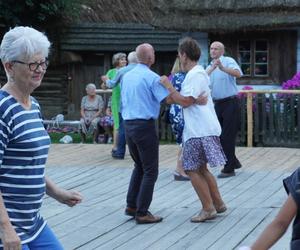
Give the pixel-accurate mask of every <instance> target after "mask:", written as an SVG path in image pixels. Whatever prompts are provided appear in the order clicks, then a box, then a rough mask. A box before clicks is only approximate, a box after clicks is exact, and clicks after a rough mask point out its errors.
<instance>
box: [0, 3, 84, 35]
mask: <svg viewBox="0 0 300 250" xmlns="http://www.w3.org/2000/svg"><path fill="white" fill-rule="evenodd" d="M82 2H83V1H80V0H4V1H3V0H2V1H0V24H2V25H4V26H5V27H6V28H9V27H14V26H16V25H22V26H32V27H36V28H40V29H43V30H49V29H50V30H52V29H56V28H57V27H61V26H62V25H63V24H66V23H68V21H70V20H74V19H75V18H76V17H77V16H79V13H80V7H81V3H82Z"/></svg>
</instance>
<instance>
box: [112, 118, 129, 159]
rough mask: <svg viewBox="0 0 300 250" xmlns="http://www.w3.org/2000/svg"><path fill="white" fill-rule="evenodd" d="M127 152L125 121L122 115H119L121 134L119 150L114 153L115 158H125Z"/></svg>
mask: <svg viewBox="0 0 300 250" xmlns="http://www.w3.org/2000/svg"><path fill="white" fill-rule="evenodd" d="M125 151H126V138H125V129H124V120H123V118H122V115H121V113H119V134H118V145H117V150H116V151H115V152H113V156H117V157H124V155H125Z"/></svg>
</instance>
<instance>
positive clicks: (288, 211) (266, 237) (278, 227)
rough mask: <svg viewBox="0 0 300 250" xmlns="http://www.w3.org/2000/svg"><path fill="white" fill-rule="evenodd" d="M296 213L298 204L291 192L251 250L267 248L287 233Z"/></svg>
mask: <svg viewBox="0 0 300 250" xmlns="http://www.w3.org/2000/svg"><path fill="white" fill-rule="evenodd" d="M296 214H297V204H296V202H295V201H294V199H293V197H292V196H291V194H290V195H289V196H288V198H287V200H286V202H285V203H284V204H283V206H282V207H281V209H280V211H279V213H278V214H277V216H276V217H275V219H274V220H273V221H272V222H271V223H270V224H269V225H268V226H267V227H266V229H265V230H264V231H263V232H262V233H261V235H260V236H259V238H258V239H257V240H256V241H255V242H254V244H253V245H252V247H251V250H267V249H269V248H270V247H271V246H273V245H274V244H275V243H276V242H277V241H278V240H279V239H280V238H281V236H282V235H283V234H284V233H285V231H286V230H287V228H288V226H289V225H290V223H291V221H292V220H293V218H294V217H295V216H296Z"/></svg>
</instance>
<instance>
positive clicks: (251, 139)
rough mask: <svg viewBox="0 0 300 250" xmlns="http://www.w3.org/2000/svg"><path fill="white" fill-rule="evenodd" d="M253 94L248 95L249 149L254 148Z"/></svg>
mask: <svg viewBox="0 0 300 250" xmlns="http://www.w3.org/2000/svg"><path fill="white" fill-rule="evenodd" d="M252 107H253V105H252V93H250V92H248V93H247V147H252V146H253V109H252Z"/></svg>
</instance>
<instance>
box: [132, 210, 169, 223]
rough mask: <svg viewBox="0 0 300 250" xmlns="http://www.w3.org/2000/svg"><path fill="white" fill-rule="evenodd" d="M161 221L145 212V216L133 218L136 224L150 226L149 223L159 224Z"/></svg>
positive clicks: (159, 218) (160, 218)
mask: <svg viewBox="0 0 300 250" xmlns="http://www.w3.org/2000/svg"><path fill="white" fill-rule="evenodd" d="M162 220H163V218H162V217H160V216H155V215H152V214H151V213H150V212H147V215H145V216H137V215H136V216H135V222H136V224H150V223H159V222H161V221H162Z"/></svg>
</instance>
